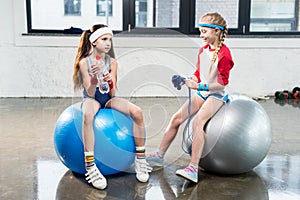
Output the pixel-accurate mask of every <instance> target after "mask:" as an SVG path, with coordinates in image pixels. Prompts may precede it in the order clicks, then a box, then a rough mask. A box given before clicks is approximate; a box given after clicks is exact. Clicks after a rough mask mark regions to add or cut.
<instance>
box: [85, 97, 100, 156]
mask: <svg viewBox="0 0 300 200" xmlns="http://www.w3.org/2000/svg"><path fill="white" fill-rule="evenodd" d="M99 109H100V104H99V103H98V102H97V101H96V100H93V99H86V100H85V101H84V102H83V103H82V115H83V122H82V139H83V145H84V151H85V152H88V151H94V143H95V136H94V129H93V122H94V117H95V115H96V113H97V112H98V111H99Z"/></svg>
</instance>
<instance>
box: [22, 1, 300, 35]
mask: <svg viewBox="0 0 300 200" xmlns="http://www.w3.org/2000/svg"><path fill="white" fill-rule="evenodd" d="M26 8H27V25H28V32H29V33H45V32H53V33H62V32H63V31H62V30H64V29H66V28H70V27H77V28H81V29H88V28H90V26H91V25H92V24H93V23H103V24H107V25H109V26H110V27H111V28H112V29H113V30H114V31H115V32H121V31H127V30H128V31H129V30H131V31H132V32H134V33H137V34H139V33H143V34H144V33H147V34H151V33H155V34H157V33H164V32H166V33H167V34H169V33H170V32H171V33H174V31H170V32H169V31H165V30H176V31H179V32H181V33H184V34H199V30H198V27H197V24H198V19H199V18H200V16H201V15H203V14H204V13H206V12H215V11H217V12H220V13H221V14H222V15H223V16H224V18H225V19H226V21H227V25H228V28H229V34H230V35H234V34H237V35H259V34H261V35H296V34H297V35H300V24H299V23H300V22H299V21H300V20H299V17H300V14H299V0H197V1H196V0H168V1H166V0H88V1H81V0H64V6H63V4H62V0H43V1H40V0H26ZM107 8H108V9H107ZM107 10H108V13H106V11H107ZM176 31H175V33H176Z"/></svg>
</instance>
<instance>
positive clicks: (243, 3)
mask: <svg viewBox="0 0 300 200" xmlns="http://www.w3.org/2000/svg"><path fill="white" fill-rule="evenodd" d="M154 1H155V0H154ZM295 3H296V4H297V5H299V0H295ZM195 6H196V1H195V0H180V13H179V28H143V27H135V0H123V31H114V32H115V33H119V32H129V31H130V32H132V33H133V34H147V35H151V34H156V35H158V34H161V35H164V34H170V32H168V31H167V32H166V31H165V29H169V30H173V33H174V32H176V31H178V32H180V33H183V34H186V35H191V36H192V35H198V34H199V30H198V28H195V27H194V26H195ZM298 7H299V6H295V15H297V13H298V9H299V8H298ZM250 9H251V0H239V9H238V28H229V30H228V33H229V35H237V36H259V35H261V36H263V37H275V36H295V35H300V31H285V32H263V31H262V32H258V31H256V32H250V21H251V20H250ZM186 13H189V14H188V15H186ZM26 17H27V33H28V34H44V33H50V34H63V33H64V30H53V29H52V30H49V29H33V28H32V21H31V0H26ZM298 20H299V19H298ZM296 23H297V20H296Z"/></svg>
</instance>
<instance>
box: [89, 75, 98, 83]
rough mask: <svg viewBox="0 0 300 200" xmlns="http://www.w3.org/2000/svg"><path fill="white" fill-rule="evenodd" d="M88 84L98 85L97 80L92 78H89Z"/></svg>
mask: <svg viewBox="0 0 300 200" xmlns="http://www.w3.org/2000/svg"><path fill="white" fill-rule="evenodd" d="M90 83H91V84H92V85H97V84H98V79H96V78H94V77H92V76H91V78H90Z"/></svg>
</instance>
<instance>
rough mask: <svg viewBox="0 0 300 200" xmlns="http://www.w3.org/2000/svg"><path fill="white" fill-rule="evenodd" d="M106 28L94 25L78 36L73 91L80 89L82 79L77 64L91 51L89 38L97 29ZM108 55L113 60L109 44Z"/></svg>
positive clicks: (113, 54)
mask: <svg viewBox="0 0 300 200" xmlns="http://www.w3.org/2000/svg"><path fill="white" fill-rule="evenodd" d="M103 27H107V26H106V25H103V24H95V25H93V26H92V28H91V29H89V30H85V31H83V33H82V34H81V36H80V42H79V45H78V50H77V54H76V58H75V62H74V70H73V84H74V90H75V91H76V90H79V89H81V88H82V77H81V74H80V70H79V62H80V60H81V59H83V58H85V57H87V56H88V55H89V54H90V53H91V50H92V47H93V44H91V42H90V41H89V38H90V36H91V34H92V33H94V32H95V31H96V30H97V29H99V28H103ZM108 55H110V56H111V57H112V58H115V53H114V49H113V45H112V44H111V49H110V51H109V52H108Z"/></svg>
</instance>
